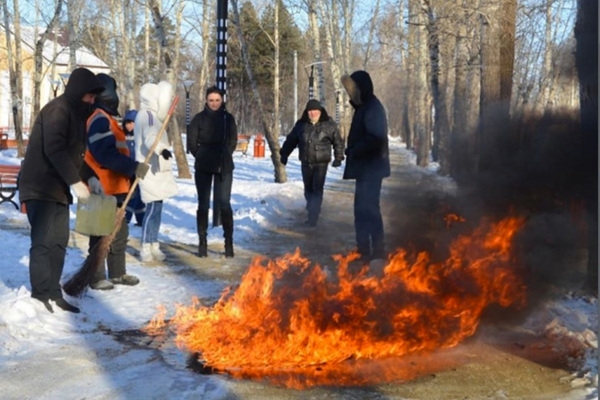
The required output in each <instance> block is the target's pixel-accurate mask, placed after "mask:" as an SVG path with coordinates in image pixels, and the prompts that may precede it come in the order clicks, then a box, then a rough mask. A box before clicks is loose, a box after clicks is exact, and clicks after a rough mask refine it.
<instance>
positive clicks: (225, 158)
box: [187, 86, 237, 258]
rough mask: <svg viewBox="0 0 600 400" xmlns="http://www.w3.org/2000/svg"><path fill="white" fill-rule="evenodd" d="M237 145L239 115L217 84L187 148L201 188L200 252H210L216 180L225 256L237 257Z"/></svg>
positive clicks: (191, 128)
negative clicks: (231, 110)
mask: <svg viewBox="0 0 600 400" xmlns="http://www.w3.org/2000/svg"><path fill="white" fill-rule="evenodd" d="M236 146H237V126H236V123H235V118H234V117H233V115H231V114H230V113H229V112H227V111H226V110H225V105H224V103H223V93H222V92H221V90H220V89H219V88H217V87H216V86H211V87H209V88H208V89H207V90H206V104H205V106H204V110H202V111H201V112H199V113H198V114H196V115H195V116H194V118H192V120H191V121H190V124H189V126H188V129H187V149H188V152H189V153H190V154H192V155H193V156H194V158H195V159H196V161H195V163H194V168H195V172H194V179H195V181H196V190H197V191H198V209H197V211H196V224H197V227H198V239H199V244H198V256H199V257H206V256H207V242H206V229H207V227H208V209H209V206H210V193H211V185H212V182H213V180H214V186H215V194H216V196H217V198H218V204H217V206H218V209H215V210H213V213H218V212H220V213H221V221H222V223H223V237H224V238H225V257H227V258H231V257H233V255H234V254H233V210H232V209H231V185H232V183H233V169H234V164H233V152H234V151H235V147H236Z"/></svg>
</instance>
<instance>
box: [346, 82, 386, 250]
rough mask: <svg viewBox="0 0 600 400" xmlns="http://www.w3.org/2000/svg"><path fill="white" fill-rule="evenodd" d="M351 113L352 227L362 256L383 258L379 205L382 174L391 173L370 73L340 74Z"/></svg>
mask: <svg viewBox="0 0 600 400" xmlns="http://www.w3.org/2000/svg"><path fill="white" fill-rule="evenodd" d="M342 85H343V86H344V88H345V89H346V91H347V92H348V95H349V96H350V104H351V105H352V107H353V108H354V115H353V117H352V123H351V125H350V131H349V132H348V143H347V146H346V151H345V153H346V168H345V169H344V179H355V180H356V186H355V189H354V229H355V234H356V245H357V250H358V252H359V253H360V255H361V258H362V259H363V260H371V259H381V258H385V248H384V240H383V239H384V232H383V219H382V217H381V209H380V206H379V203H380V195H381V185H382V182H383V178H386V177H388V176H390V157H389V144H388V135H387V130H388V127H387V117H386V113H385V109H384V108H383V105H382V104H381V102H380V101H379V99H378V98H377V97H376V96H375V94H374V92H373V82H372V81H371V76H370V75H369V73H368V72H366V71H355V72H353V73H352V74H351V75H350V76H348V75H345V76H343V77H342Z"/></svg>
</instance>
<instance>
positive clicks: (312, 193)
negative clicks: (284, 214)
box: [302, 163, 328, 225]
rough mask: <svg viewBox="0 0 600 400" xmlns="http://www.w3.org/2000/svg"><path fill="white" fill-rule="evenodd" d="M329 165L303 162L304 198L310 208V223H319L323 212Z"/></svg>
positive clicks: (308, 208)
mask: <svg viewBox="0 0 600 400" xmlns="http://www.w3.org/2000/svg"><path fill="white" fill-rule="evenodd" d="M327 165H328V164H313V165H311V164H308V163H302V181H303V182H304V198H305V199H306V209H307V210H308V223H309V224H311V225H314V224H316V223H317V220H318V219H319V214H320V213H321V204H323V187H324V186H325V177H326V175H327Z"/></svg>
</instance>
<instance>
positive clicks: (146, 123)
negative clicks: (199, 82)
mask: <svg viewBox="0 0 600 400" xmlns="http://www.w3.org/2000/svg"><path fill="white" fill-rule="evenodd" d="M172 98H173V87H172V86H171V84H170V83H169V82H165V81H161V82H159V83H158V84H155V83H147V84H145V85H144V86H142V88H141V89H140V103H141V104H140V109H139V111H138V113H137V116H136V117H135V128H134V136H135V159H136V161H140V162H144V160H145V159H146V156H147V155H148V152H149V151H150V148H151V147H152V145H153V144H154V141H155V139H156V135H158V133H159V131H160V127H161V125H162V123H163V121H164V120H165V118H166V116H167V113H168V111H169V107H170V105H171V101H172ZM169 147H170V146H169V139H168V137H167V131H166V130H165V131H164V132H163V133H162V135H161V137H160V141H159V142H158V145H157V146H156V149H155V150H154V154H152V156H151V157H150V161H149V164H150V170H149V171H148V173H147V174H146V176H145V177H144V179H142V180H140V181H139V185H140V193H141V195H142V201H143V202H144V203H149V202H151V201H159V200H164V199H166V198H169V197H173V196H175V195H176V194H177V191H178V189H177V182H175V178H174V177H173V171H172V163H171V161H172V160H173V158H170V159H168V160H165V159H164V158H163V156H162V155H161V153H162V151H163V150H164V149H168V148H169Z"/></svg>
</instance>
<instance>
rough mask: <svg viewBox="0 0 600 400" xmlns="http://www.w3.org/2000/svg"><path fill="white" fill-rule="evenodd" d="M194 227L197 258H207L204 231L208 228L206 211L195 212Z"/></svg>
mask: <svg viewBox="0 0 600 400" xmlns="http://www.w3.org/2000/svg"><path fill="white" fill-rule="evenodd" d="M196 226H197V228H198V257H207V256H208V246H207V243H206V229H207V228H208V210H197V211H196Z"/></svg>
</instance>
